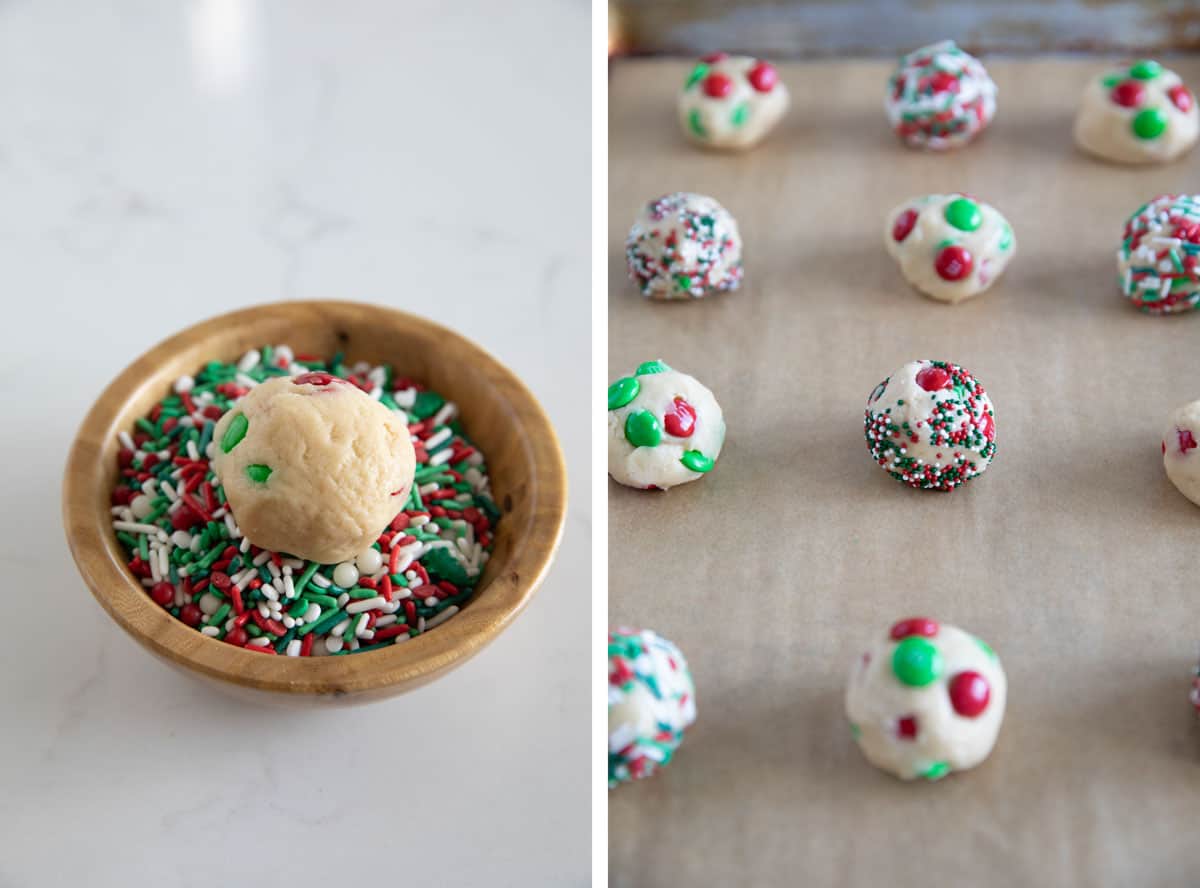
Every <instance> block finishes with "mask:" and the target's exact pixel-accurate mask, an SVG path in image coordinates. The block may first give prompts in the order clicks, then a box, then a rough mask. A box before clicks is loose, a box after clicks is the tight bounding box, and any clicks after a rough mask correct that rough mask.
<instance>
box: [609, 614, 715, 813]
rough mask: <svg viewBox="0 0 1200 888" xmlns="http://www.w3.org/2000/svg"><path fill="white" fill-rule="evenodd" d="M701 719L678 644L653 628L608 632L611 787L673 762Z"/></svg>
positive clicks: (690, 679)
mask: <svg viewBox="0 0 1200 888" xmlns="http://www.w3.org/2000/svg"><path fill="white" fill-rule="evenodd" d="M695 720H696V689H695V685H693V683H692V675H691V673H690V672H689V671H688V666H687V661H686V660H685V659H684V658H683V654H682V653H680V651H679V648H677V647H676V646H675V645H674V644H672V643H671V642H669V641H667V640H666V639H665V638H662V637H661V636H659V635H656V634H655V633H654V632H651V631H650V630H649V629H642V630H637V629H613V630H610V631H609V633H608V786H609V789H613V788H615V787H617V786H619V785H620V784H622V783H626V782H628V781H630V780H638V779H641V778H643V777H649V776H650V775H651V774H653V773H654V771H655V770H656V769H657V768H659V767H661V766H663V765H666V764H668V763H669V762H670V761H671V758H672V756H673V755H674V754H675V750H676V749H678V748H679V744H680V743H681V742H682V741H683V732H684V730H686V729H687V728H688V727H689V726H691V724H692V723H693V722H694V721H695Z"/></svg>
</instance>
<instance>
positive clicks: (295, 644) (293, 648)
mask: <svg viewBox="0 0 1200 888" xmlns="http://www.w3.org/2000/svg"><path fill="white" fill-rule="evenodd" d="M300 644H301V642H300V639H298V638H293V639H292V640H291V641H289V642H288V644H287V648H286V653H287V655H288V656H289V657H298V656H300Z"/></svg>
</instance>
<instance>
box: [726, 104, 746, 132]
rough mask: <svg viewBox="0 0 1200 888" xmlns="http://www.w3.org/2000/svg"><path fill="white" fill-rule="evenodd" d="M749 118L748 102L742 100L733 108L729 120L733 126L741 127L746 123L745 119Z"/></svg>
mask: <svg viewBox="0 0 1200 888" xmlns="http://www.w3.org/2000/svg"><path fill="white" fill-rule="evenodd" d="M749 118H750V103H749V102H742V104H740V105H738V106H737V107H736V108H734V109H733V114H731V115H730V117H729V122H730V123H732V124H733V125H734V126H735V127H743V126H745V125H746V121H747V120H748V119H749Z"/></svg>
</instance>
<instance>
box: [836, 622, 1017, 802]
mask: <svg viewBox="0 0 1200 888" xmlns="http://www.w3.org/2000/svg"><path fill="white" fill-rule="evenodd" d="M1006 692H1007V682H1006V681H1005V678H1004V670H1003V669H1002V668H1001V667H1000V659H999V658H998V657H997V656H996V653H995V651H993V650H992V649H991V648H990V647H988V646H987V644H985V643H984V642H983V641H980V640H979V639H978V638H976V637H975V636H974V635H971V634H970V633H967V632H964V631H963V630H961V629H958V628H956V627H954V626H947V625H944V624H942V625H939V624H938V623H937V622H936V621H935V620H930V619H927V618H925V617H914V618H911V619H907V620H901V621H900V622H899V623H896V625H894V626H892V628H891V631H890V632H888V633H886V634H884V633H880V637H879V638H878V639H876V640H875V642H874V643H873V644H872V645H871V647H870V648H869V649H868V650H867V651H866V653H864V654H863V655H862V657H860V658H859V660H858V662H856V663H855V664H854V667H853V668H852V669H851V672H850V683H849V685H848V686H847V688H846V717H847V718H848V719H850V730H851V732H852V733H853V734H854V739H855V740H857V741H858V746H859V748H860V749H861V750H862V751H863V755H865V756H866V757H867V761H869V762H870V763H871V764H873V765H874V766H875V767H877V768H880V769H882V770H884V771H887V772H888V773H891V774H895V775H896V776H897V777H899V778H900V779H902V780H912V779H915V778H917V777H924V778H925V779H926V780H938V779H940V778H942V777H945V776H946V775H947V774H949V773H950V772H951V771H965V770H967V769H968V768H973V767H975V766H976V765H978V764H979V763H980V762H982V761H983V760H984V759H985V758H987V757H988V754H989V753H991V751H992V747H993V746H995V744H996V735H997V734H999V732H1000V723H1001V722H1002V721H1003V720H1004V702H1005V696H1006Z"/></svg>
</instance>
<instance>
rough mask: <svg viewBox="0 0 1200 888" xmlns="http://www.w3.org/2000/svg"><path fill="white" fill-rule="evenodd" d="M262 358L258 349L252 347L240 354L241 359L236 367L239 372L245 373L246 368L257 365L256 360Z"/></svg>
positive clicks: (251, 368) (250, 368) (249, 368)
mask: <svg viewBox="0 0 1200 888" xmlns="http://www.w3.org/2000/svg"><path fill="white" fill-rule="evenodd" d="M261 359H262V355H260V354H259V353H258V349H256V348H252V349H250V351H248V352H246V353H245V354H244V355H242V359H241V360H240V361H238V363H237V368H238V372H239V373H245V372H247V371H248V370H253V369H254V368H255V367H257V366H258V362H259V361H260V360H261Z"/></svg>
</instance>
